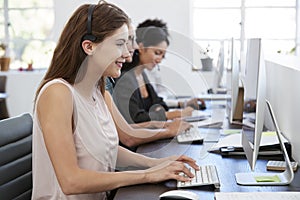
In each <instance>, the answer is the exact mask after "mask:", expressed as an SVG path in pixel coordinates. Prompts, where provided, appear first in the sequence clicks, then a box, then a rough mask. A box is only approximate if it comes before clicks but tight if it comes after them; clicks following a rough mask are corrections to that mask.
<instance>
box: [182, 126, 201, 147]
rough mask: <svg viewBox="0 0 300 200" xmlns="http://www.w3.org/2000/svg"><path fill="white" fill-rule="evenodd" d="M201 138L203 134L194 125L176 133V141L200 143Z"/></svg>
mask: <svg viewBox="0 0 300 200" xmlns="http://www.w3.org/2000/svg"><path fill="white" fill-rule="evenodd" d="M203 139H204V136H203V135H202V134H201V133H200V131H199V128H198V127H195V126H193V127H192V128H190V129H189V130H187V131H185V132H183V133H181V134H179V135H177V142H178V143H188V142H197V143H202V142H203Z"/></svg>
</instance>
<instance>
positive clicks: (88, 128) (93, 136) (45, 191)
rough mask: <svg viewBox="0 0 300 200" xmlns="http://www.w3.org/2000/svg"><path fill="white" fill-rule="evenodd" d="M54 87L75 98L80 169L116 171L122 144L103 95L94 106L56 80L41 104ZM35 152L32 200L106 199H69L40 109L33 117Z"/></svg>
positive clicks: (103, 195) (89, 196)
mask: <svg viewBox="0 0 300 200" xmlns="http://www.w3.org/2000/svg"><path fill="white" fill-rule="evenodd" d="M54 83H60V84H64V85H66V86H68V88H69V89H70V91H71V92H72V94H73V103H74V121H75V131H74V133H73V139H74V144H75V147H76V153H77V159H78V165H79V167H81V168H84V169H89V170H94V171H102V172H108V171H114V169H115V166H116V159H117V151H118V143H119V140H118V135H117V130H116V128H115V124H114V122H113V119H112V117H111V114H110V112H109V110H108V108H107V106H106V104H105V101H104V98H103V96H102V95H101V93H100V91H98V90H97V92H96V94H94V97H95V99H96V101H95V102H94V104H91V103H90V102H88V101H87V100H86V99H85V98H83V97H82V96H81V95H79V93H78V92H77V91H76V90H75V89H74V87H73V86H71V85H70V84H69V83H67V82H65V81H64V80H62V79H55V80H52V81H50V82H48V83H47V84H46V85H45V86H44V87H43V88H42V90H41V92H40V94H39V96H38V98H37V102H38V100H39V97H40V95H41V94H42V93H43V92H44V90H45V89H46V88H47V87H48V86H49V85H51V84H54ZM63 150H64V147H61V151H63ZM32 151H33V153H32V173H33V192H32V199H53V200H54V199H55V200H58V199H68V200H69V199H70V200H76V199H84V200H90V199H97V200H98V199H106V193H105V192H101V193H95V194H94V193H93V194H81V195H65V194H64V193H63V192H62V190H61V188H60V186H59V184H58V181H57V178H56V176H55V172H54V169H53V166H52V163H51V161H50V158H49V155H48V153H47V149H46V147H45V143H44V138H43V133H42V130H41V128H40V126H39V119H38V116H37V112H36V109H35V112H34V115H33V145H32Z"/></svg>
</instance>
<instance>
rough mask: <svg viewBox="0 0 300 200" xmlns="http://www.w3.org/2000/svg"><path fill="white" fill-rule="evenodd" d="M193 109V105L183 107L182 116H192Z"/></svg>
mask: <svg viewBox="0 0 300 200" xmlns="http://www.w3.org/2000/svg"><path fill="white" fill-rule="evenodd" d="M193 110H194V109H193V108H192V107H189V106H188V107H186V108H184V109H182V111H181V117H186V116H192V113H193Z"/></svg>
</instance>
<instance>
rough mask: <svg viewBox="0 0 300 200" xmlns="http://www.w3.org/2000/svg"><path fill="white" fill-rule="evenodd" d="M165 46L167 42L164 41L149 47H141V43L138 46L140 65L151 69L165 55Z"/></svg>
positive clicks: (166, 46)
mask: <svg viewBox="0 0 300 200" xmlns="http://www.w3.org/2000/svg"><path fill="white" fill-rule="evenodd" d="M167 48H168V44H167V42H166V41H162V42H161V43H159V44H158V45H156V46H149V47H143V45H142V44H141V45H140V48H139V55H140V65H143V66H144V67H145V68H146V69H148V70H152V69H153V68H154V67H155V66H156V65H157V64H159V63H160V62H161V61H162V59H163V58H164V57H165V54H166V50H167Z"/></svg>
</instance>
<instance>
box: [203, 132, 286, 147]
mask: <svg viewBox="0 0 300 200" xmlns="http://www.w3.org/2000/svg"><path fill="white" fill-rule="evenodd" d="M285 142H287V140H286V139H285V138H283V143H285ZM274 144H279V141H278V138H277V134H276V132H273V131H267V132H263V134H262V137H261V141H260V146H268V145H274ZM221 147H237V148H239V147H240V148H242V134H231V135H228V136H226V137H223V138H220V139H219V142H218V143H216V144H215V145H213V146H212V147H211V148H210V149H209V151H217V150H219V149H220V148H221Z"/></svg>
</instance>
